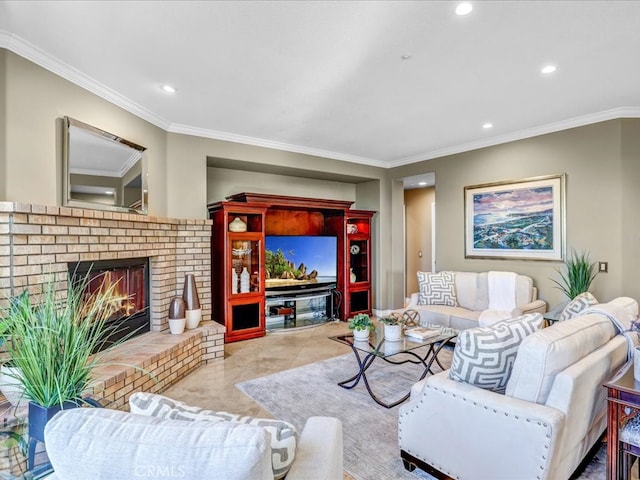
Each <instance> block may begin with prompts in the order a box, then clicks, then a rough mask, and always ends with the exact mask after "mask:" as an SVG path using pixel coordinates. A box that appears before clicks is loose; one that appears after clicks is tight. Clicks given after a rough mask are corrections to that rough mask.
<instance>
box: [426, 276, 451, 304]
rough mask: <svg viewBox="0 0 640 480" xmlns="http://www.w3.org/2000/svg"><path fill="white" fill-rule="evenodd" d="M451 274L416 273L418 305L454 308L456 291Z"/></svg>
mask: <svg viewBox="0 0 640 480" xmlns="http://www.w3.org/2000/svg"><path fill="white" fill-rule="evenodd" d="M454 280H455V275H454V273H453V272H438V273H433V272H418V287H419V289H420V295H419V297H418V305H447V306H449V307H455V306H456V305H457V301H456V289H455V283H454Z"/></svg>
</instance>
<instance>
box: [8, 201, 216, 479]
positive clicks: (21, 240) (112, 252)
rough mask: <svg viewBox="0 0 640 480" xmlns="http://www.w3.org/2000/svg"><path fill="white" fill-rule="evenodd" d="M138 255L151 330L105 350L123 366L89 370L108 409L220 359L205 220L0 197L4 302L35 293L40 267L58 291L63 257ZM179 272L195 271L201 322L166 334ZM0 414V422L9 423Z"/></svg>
mask: <svg viewBox="0 0 640 480" xmlns="http://www.w3.org/2000/svg"><path fill="white" fill-rule="evenodd" d="M140 257H148V258H149V266H150V268H149V270H150V295H149V297H150V319H151V332H149V333H146V334H143V335H140V336H138V337H136V338H134V339H131V340H129V341H128V342H126V343H125V344H124V345H122V346H120V347H118V349H117V350H115V351H114V352H113V353H112V354H111V355H117V361H118V362H121V363H123V364H126V365H128V366H127V367H122V366H119V367H118V366H105V367H101V368H100V369H98V370H97V371H96V380H98V384H97V385H96V389H95V391H96V393H95V398H97V399H99V400H100V401H101V403H103V405H105V406H108V407H110V408H118V409H122V408H126V402H127V400H128V397H129V395H130V394H131V393H132V392H134V391H141V390H144V391H153V392H160V391H162V390H164V389H165V388H167V387H168V386H169V385H172V384H173V383H175V382H177V381H178V380H180V379H181V378H183V377H184V376H185V375H187V374H189V373H190V372H191V371H193V370H194V369H196V368H198V367H199V366H200V365H201V364H203V363H208V362H211V361H214V360H222V359H223V358H224V327H223V326H221V325H219V324H217V323H215V322H212V321H211V221H210V220H178V219H169V218H159V217H153V216H146V215H138V214H132V213H119V212H111V211H102V210H89V209H82V208H67V207H56V206H42V205H31V204H20V203H10V202H0V302H3V304H4V305H6V302H7V299H8V298H9V297H11V296H14V295H17V294H19V293H20V292H22V291H23V290H24V289H25V288H27V289H29V290H30V291H31V292H33V293H37V292H38V290H39V287H40V285H42V283H43V281H45V280H46V278H47V274H48V272H54V273H55V274H56V278H57V280H58V281H59V288H60V290H61V293H62V294H64V293H65V292H66V290H65V289H66V282H67V280H68V269H67V266H68V263H69V262H78V261H96V260H111V259H118V258H140ZM186 273H193V274H194V276H195V279H196V286H197V288H198V294H199V298H200V304H201V306H202V321H203V323H202V324H201V326H200V327H199V328H197V329H195V330H187V331H185V333H184V334H182V335H171V334H169V333H168V321H167V312H168V308H169V303H170V301H171V298H172V297H174V296H176V295H181V293H182V286H183V282H184V275H185V274H186ZM133 367H137V368H133ZM2 400H3V398H2V395H1V394H0V403H1V402H2ZM0 410H2V408H0ZM7 415H9V417H11V416H12V415H11V414H9V413H8V412H5V414H4V424H5V425H4V426H5V428H6V427H9V424H10V423H11V421H10V418H8V417H7ZM14 421H15V420H14ZM3 453H4V454H3V455H0V469H1V468H2V467H3V466H6V464H7V463H10V462H9V461H8V460H9V459H8V458H7V457H8V456H9V455H10V452H8V451H6V452H3ZM5 455H6V456H5Z"/></svg>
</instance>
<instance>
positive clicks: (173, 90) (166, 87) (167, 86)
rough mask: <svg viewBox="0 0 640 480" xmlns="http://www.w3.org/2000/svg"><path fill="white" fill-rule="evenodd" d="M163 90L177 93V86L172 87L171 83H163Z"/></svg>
mask: <svg viewBox="0 0 640 480" xmlns="http://www.w3.org/2000/svg"><path fill="white" fill-rule="evenodd" d="M160 88H162V91H163V92H165V93H176V92H177V90H176V87H172V86H171V85H162V87H160Z"/></svg>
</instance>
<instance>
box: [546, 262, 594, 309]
mask: <svg viewBox="0 0 640 480" xmlns="http://www.w3.org/2000/svg"><path fill="white" fill-rule="evenodd" d="M564 266H565V269H566V271H565V272H562V271H561V270H560V269H556V271H557V272H558V273H559V274H560V281H558V280H553V279H552V281H553V283H555V284H556V285H557V286H556V288H558V289H559V290H561V291H562V293H564V294H565V295H566V296H567V297H568V298H569V300H573V299H574V298H576V297H577V296H578V295H580V294H581V293H584V292H588V291H589V288H590V287H591V283H592V282H593V280H594V279H595V278H596V275H598V269H597V265H596V264H595V263H592V262H591V261H590V259H589V254H588V253H587V252H580V253H577V252H576V251H575V250H573V251H572V252H571V254H570V256H569V258H567V260H566V261H565V262H564Z"/></svg>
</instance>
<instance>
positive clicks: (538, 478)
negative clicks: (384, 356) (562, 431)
mask: <svg viewBox="0 0 640 480" xmlns="http://www.w3.org/2000/svg"><path fill="white" fill-rule="evenodd" d="M427 389H428V390H431V391H433V392H434V393H442V394H443V395H450V396H451V397H452V398H460V399H461V400H462V401H463V402H469V403H472V404H473V405H474V406H478V402H477V401H475V400H470V399H467V398H466V397H464V396H462V397H458V396H457V395H456V394H455V393H449V392H447V391H445V390H442V389H440V388H437V387H432V386H430V385H425V388H424V390H423V391H422V394H421V395H420V400H418V402H417V403H415V405H414V407H412V408H411V409H410V410H409V411H410V412H413V411H414V409H418V408H419V407H420V405H421V404H422V403H423V402H426V401H428V400H427V398H426V397H427V394H428V391H427ZM480 406H482V407H484V409H485V410H489V409H490V408H491V407H489V406H488V405H482V404H481V405H480ZM491 410H493V413H496V414H497V413H499V412H498V411H497V410H496V409H495V408H491ZM500 413H504V415H505V416H506V417H509V416H510V414H509V413H508V412H500ZM404 416H406V414H405V415H399V417H398V440H401V439H402V417H404ZM511 416H512V417H513V418H515V419H516V420H520V421H526V422H529V423H531V422H532V421H534V422H536V423H537V424H538V425H539V426H541V427H542V428H545V429H547V430H548V428H549V424H547V423H546V422H541V421H540V420H536V419H532V418H524V419H521V418H520V416H519V415H511ZM545 437H546V438H547V439H550V438H551V434H550V433H549V432H547V434H546V435H545ZM549 446H550V445H549V443H546V444H545V445H544V448H545V449H547V450H549ZM406 452H407V453H408V454H410V455H413V456H415V457H416V458H417V456H416V454H415V453H414V452H413V451H411V450H406ZM542 460H544V461H545V462H543V463H542V464H541V465H540V466H539V468H540V470H541V471H542V472H544V470H545V465H544V464H545V463H546V460H547V456H546V455H543V456H542ZM422 461H424V462H425V463H427V464H429V465H431V466H433V467H434V468H436V469H438V470H440V471H441V472H442V473H444V474H446V475H449V476H450V477H453V478H456V479H459V478H460V477H458V476H455V475H454V474H453V473H452V472H449V471H448V470H447V469H445V468H444V467H443V466H442V465H440V464H438V463H436V462H434V461H433V460H429V459H422ZM541 478H542V477H541V476H537V477H536V479H537V480H540V479H541Z"/></svg>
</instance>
